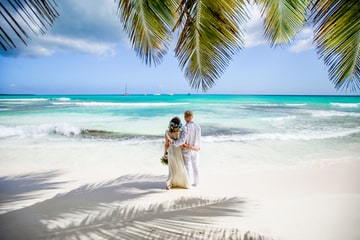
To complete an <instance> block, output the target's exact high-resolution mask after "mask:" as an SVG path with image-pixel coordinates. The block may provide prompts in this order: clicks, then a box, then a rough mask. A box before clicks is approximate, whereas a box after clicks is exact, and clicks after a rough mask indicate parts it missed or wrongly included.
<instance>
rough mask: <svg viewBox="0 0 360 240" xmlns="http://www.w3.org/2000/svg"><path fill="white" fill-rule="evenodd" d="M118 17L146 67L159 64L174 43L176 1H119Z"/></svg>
mask: <svg viewBox="0 0 360 240" xmlns="http://www.w3.org/2000/svg"><path fill="white" fill-rule="evenodd" d="M118 14H119V16H120V20H121V22H122V24H123V27H124V30H125V31H126V32H127V34H128V35H129V38H130V41H131V44H132V47H133V48H134V49H135V51H136V53H137V55H138V56H139V57H140V58H142V60H143V61H145V63H146V64H149V65H151V64H152V63H154V64H155V65H157V64H159V63H160V62H161V60H162V58H163V56H164V55H165V54H166V53H167V51H168V48H169V45H170V42H171V38H172V31H171V30H172V28H173V26H174V23H175V19H176V1H175V0H119V1H118Z"/></svg>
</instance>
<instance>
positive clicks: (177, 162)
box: [164, 111, 201, 190]
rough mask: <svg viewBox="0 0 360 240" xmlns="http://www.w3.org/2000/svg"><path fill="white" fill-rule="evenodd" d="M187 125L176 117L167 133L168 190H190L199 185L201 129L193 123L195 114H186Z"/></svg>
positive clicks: (165, 156) (165, 154)
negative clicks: (175, 188) (191, 187)
mask: <svg viewBox="0 0 360 240" xmlns="http://www.w3.org/2000/svg"><path fill="white" fill-rule="evenodd" d="M184 119H185V122H186V124H185V125H184V126H183V125H182V123H181V120H180V118H178V117H174V118H173V119H171V121H170V123H169V129H168V130H166V132H165V153H164V158H166V159H168V167H169V176H168V179H167V181H166V189H167V190H170V189H171V188H172V187H180V188H190V186H191V185H192V186H197V185H198V184H199V150H200V137H201V128H200V126H199V125H198V124H196V123H194V122H193V113H192V112H191V111H186V112H185V113H184Z"/></svg>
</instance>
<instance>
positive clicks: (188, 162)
mask: <svg viewBox="0 0 360 240" xmlns="http://www.w3.org/2000/svg"><path fill="white" fill-rule="evenodd" d="M183 154H184V162H185V168H186V172H187V174H188V178H189V181H190V183H191V184H194V185H199V152H196V151H189V150H185V151H183Z"/></svg>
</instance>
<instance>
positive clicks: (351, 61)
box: [312, 0, 360, 90]
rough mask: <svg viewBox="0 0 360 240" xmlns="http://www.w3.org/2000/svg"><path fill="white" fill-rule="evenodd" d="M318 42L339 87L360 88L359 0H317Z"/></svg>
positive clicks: (331, 76)
mask: <svg viewBox="0 0 360 240" xmlns="http://www.w3.org/2000/svg"><path fill="white" fill-rule="evenodd" d="M312 10H313V12H314V25H315V43H316V47H317V51H318V54H319V55H320V57H321V58H323V59H324V62H325V64H326V65H328V66H329V78H330V80H331V81H332V82H333V83H334V84H335V87H336V88H345V89H350V90H356V89H360V1H358V0H317V1H316V2H315V4H314V6H313V9H312Z"/></svg>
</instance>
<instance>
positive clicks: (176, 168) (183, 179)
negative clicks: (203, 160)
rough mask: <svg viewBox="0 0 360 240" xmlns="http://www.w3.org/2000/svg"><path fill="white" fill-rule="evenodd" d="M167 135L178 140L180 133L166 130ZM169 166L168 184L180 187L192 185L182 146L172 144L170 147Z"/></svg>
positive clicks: (170, 138)
mask: <svg viewBox="0 0 360 240" xmlns="http://www.w3.org/2000/svg"><path fill="white" fill-rule="evenodd" d="M165 135H166V137H167V138H168V139H169V140H176V139H178V138H179V136H180V133H170V132H169V131H166V133H165ZM168 167H169V176H168V179H167V181H166V184H167V185H170V186H172V187H180V188H189V187H190V183H189V179H188V176H187V173H186V169H185V164H184V158H183V153H182V149H181V147H176V146H175V145H174V144H170V146H169V149H168Z"/></svg>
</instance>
